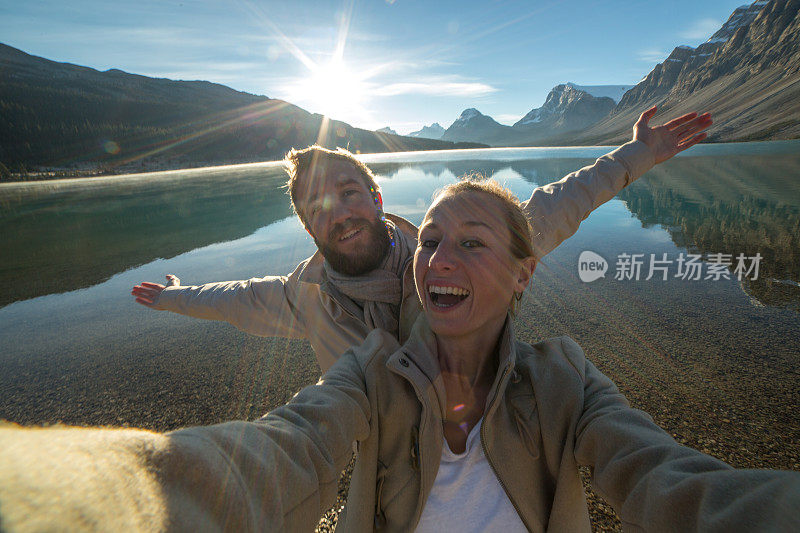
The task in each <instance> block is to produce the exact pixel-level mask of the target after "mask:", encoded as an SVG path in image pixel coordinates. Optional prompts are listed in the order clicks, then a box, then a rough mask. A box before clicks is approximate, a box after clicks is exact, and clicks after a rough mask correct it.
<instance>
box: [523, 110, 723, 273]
mask: <svg viewBox="0 0 800 533" xmlns="http://www.w3.org/2000/svg"><path fill="white" fill-rule="evenodd" d="M655 113H656V107H655V106H653V107H652V108H650V109H648V110H647V111H645V112H644V113H642V114H641V116H640V117H639V120H638V121H637V122H636V124H634V126H633V140H632V141H630V142H628V143H626V144H624V145H622V146H621V147H619V148H617V149H616V150H614V151H613V152H611V153H609V154H606V155H604V156H602V157H600V158H599V159H597V161H595V163H594V164H593V165H590V166H587V167H584V168H582V169H580V170H578V171H575V172H573V173H571V174H569V175H567V176H566V177H564V178H563V179H562V180H560V181H557V182H555V183H551V184H549V185H545V186H544V187H538V188H537V189H536V190H534V191H533V194H532V195H531V197H530V199H529V200H528V201H527V202H524V203H523V207H524V209H525V212H526V214H527V215H528V219H529V220H530V221H531V224H532V226H533V232H534V237H533V248H534V252H535V253H536V256H537V258H538V259H541V258H542V257H544V256H545V255H547V254H548V253H550V252H551V251H553V250H554V249H555V248H556V247H558V245H560V244H561V243H562V242H564V241H565V240H566V239H568V238H569V237H571V236H572V235H573V234H574V233H575V232H576V231H577V230H578V227H579V226H580V223H581V222H582V221H583V220H584V219H585V218H586V217H588V216H589V214H590V213H591V212H592V211H594V210H595V209H597V208H598V207H600V206H601V205H603V204H604V203H606V202H607V201H609V200H610V199H611V198H613V197H614V196H616V195H617V193H619V191H621V190H622V189H623V188H624V187H626V186H627V185H629V184H630V183H632V182H633V181H635V180H636V179H638V178H639V177H640V176H641V175H642V174H644V173H645V172H647V171H648V170H650V169H651V168H652V167H653V165H657V164H658V163H662V162H664V161H666V160H667V159H670V158H671V157H673V156H674V155H675V154H677V153H679V152H682V151H684V150H686V149H687V148H690V147H692V146H694V145H695V144H697V143H698V142H700V141H702V140H703V139H705V138H706V134H705V133H703V130H705V129H706V128H708V127H709V126H711V123H712V121H711V115H710V114H709V113H704V114H702V115H698V114H697V113H689V114H686V115H683V116H681V117H678V118H676V119H674V120H671V121H669V122H667V123H666V124H663V125H662V126H657V127H650V126H649V121H650V119H652V118H653V116H654V115H655Z"/></svg>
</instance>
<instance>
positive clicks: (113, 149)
mask: <svg viewBox="0 0 800 533" xmlns="http://www.w3.org/2000/svg"><path fill="white" fill-rule="evenodd" d="M103 150H105V151H106V153H109V154H112V155H116V154H118V153H119V150H120V148H119V145H118V144H117V143H115V142H114V141H106V142H104V143H103Z"/></svg>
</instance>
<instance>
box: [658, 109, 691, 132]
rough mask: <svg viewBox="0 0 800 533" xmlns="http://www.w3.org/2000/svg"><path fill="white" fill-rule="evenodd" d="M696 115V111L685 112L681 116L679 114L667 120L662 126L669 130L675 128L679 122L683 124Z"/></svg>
mask: <svg viewBox="0 0 800 533" xmlns="http://www.w3.org/2000/svg"><path fill="white" fill-rule="evenodd" d="M696 116H697V113H686V114H685V115H683V116H680V117H678V118H674V119H672V120H670V121H669V122H667V123H666V124H664V127H665V128H667V129H669V130H671V129H674V128H677V127H678V126H680V125H681V124H685V123H687V122H689V121H690V120H692V119H693V118H694V117H696Z"/></svg>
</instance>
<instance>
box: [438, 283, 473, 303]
mask: <svg viewBox="0 0 800 533" xmlns="http://www.w3.org/2000/svg"><path fill="white" fill-rule="evenodd" d="M428 293H429V294H430V297H431V301H432V302H433V303H434V304H435V305H437V306H438V307H452V306H454V305H456V304H457V303H459V302H461V301H462V300H464V299H465V298H466V297H467V296H469V291H468V290H467V289H462V288H461V287H440V286H437V285H431V286H429V287H428Z"/></svg>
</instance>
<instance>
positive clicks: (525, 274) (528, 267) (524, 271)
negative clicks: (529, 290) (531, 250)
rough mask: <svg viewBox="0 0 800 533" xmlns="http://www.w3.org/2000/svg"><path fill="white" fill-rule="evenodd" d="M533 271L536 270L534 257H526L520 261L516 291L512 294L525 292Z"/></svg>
mask: <svg viewBox="0 0 800 533" xmlns="http://www.w3.org/2000/svg"><path fill="white" fill-rule="evenodd" d="M534 270H536V259H535V258H534V257H526V258H525V259H522V260H521V261H520V266H519V276H518V278H517V287H516V289H517V290H516V291H514V292H522V291H524V290H525V288H526V287H527V286H528V284H529V283H530V281H531V278H532V277H533V271H534Z"/></svg>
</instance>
